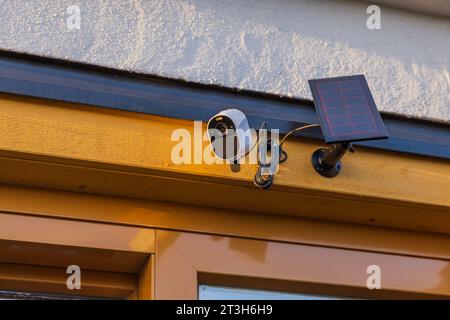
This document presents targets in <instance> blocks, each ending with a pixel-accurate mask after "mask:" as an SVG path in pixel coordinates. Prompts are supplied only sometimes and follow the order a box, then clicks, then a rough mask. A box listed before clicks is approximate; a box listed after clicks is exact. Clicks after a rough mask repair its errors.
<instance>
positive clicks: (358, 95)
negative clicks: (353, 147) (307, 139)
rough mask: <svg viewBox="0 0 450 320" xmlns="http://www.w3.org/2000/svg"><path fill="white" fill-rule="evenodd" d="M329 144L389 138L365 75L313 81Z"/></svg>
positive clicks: (313, 89) (313, 88)
mask: <svg viewBox="0 0 450 320" xmlns="http://www.w3.org/2000/svg"><path fill="white" fill-rule="evenodd" d="M309 86H310V87H311V92H312V95H313V99H314V105H315V107H316V111H317V114H318V115H319V120H320V124H321V127H322V132H323V135H324V137H325V142H326V143H338V142H350V141H361V140H374V139H385V138H387V137H388V136H387V132H386V128H385V127H384V124H383V120H382V119H381V116H380V113H379V112H378V110H377V107H376V105H375V101H374V100H373V97H372V94H371V93H370V89H369V86H368V85H367V81H366V78H365V77H364V75H354V76H346V77H336V78H326V79H314V80H309Z"/></svg>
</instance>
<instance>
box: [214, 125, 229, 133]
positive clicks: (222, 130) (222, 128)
mask: <svg viewBox="0 0 450 320" xmlns="http://www.w3.org/2000/svg"><path fill="white" fill-rule="evenodd" d="M215 129H217V130H219V132H220V133H221V134H222V136H225V135H226V134H227V131H228V129H227V126H226V124H225V123H218V124H217V125H216V127H215Z"/></svg>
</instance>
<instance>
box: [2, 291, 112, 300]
mask: <svg viewBox="0 0 450 320" xmlns="http://www.w3.org/2000/svg"><path fill="white" fill-rule="evenodd" d="M86 299H96V300H97V299H102V300H103V299H104V298H97V297H85V296H71V295H63V294H51V293H36V292H18V291H0V300H86Z"/></svg>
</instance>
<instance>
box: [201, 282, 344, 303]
mask: <svg viewBox="0 0 450 320" xmlns="http://www.w3.org/2000/svg"><path fill="white" fill-rule="evenodd" d="M198 298H199V299H200V300H339V299H342V298H341V297H333V296H323V295H313V294H302V293H286V292H277V291H265V290H253V289H241V288H227V287H216V286H208V285H200V286H199V295H198Z"/></svg>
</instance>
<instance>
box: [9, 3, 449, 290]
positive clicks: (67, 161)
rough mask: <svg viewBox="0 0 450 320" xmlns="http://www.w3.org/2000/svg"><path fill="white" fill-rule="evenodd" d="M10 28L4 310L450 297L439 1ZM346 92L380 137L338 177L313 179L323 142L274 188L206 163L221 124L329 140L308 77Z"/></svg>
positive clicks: (32, 16) (251, 9)
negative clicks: (31, 303) (370, 113)
mask: <svg viewBox="0 0 450 320" xmlns="http://www.w3.org/2000/svg"><path fill="white" fill-rule="evenodd" d="M0 14H1V16H2V20H1V21H0V26H1V27H2V29H3V30H4V32H2V33H1V35H0V50H1V51H0V92H1V93H0V296H2V297H4V298H11V297H12V298H27V297H28V298H30V297H31V298H33V297H34V298H61V297H62V298H64V297H66V298H67V297H98V298H123V299H126V298H128V299H199V298H200V299H212V298H239V299H245V298H285V299H291V298H292V299H294V298H295V299H312V298H387V299H390V298H393V299H395V298H408V299H409V298H411V299H415V298H447V299H448V298H449V297H450V262H449V261H450V235H449V234H450V162H449V159H450V124H449V121H450V102H449V88H450V76H449V73H450V58H449V57H450V56H449V54H448V53H449V52H450V20H449V17H450V7H449V4H448V2H447V1H428V2H427V3H426V5H425V4H423V2H422V1H409V2H408V4H405V3H404V2H401V1H395V0H384V1H373V3H372V2H367V1H306V0H305V1H275V0H267V1H246V2H243V1H237V0H230V1H200V0H191V1H105V2H103V3H101V4H97V3H96V2H92V1H77V2H73V1H70V0H67V1H66V0H64V1H58V3H57V4H55V3H54V2H53V1H45V0H43V1H0ZM352 74H364V75H365V77H366V79H367V82H368V84H369V87H370V90H371V91H372V94H373V96H374V99H375V102H376V104H377V106H378V109H379V111H381V116H382V119H383V122H384V124H385V126H386V129H387V132H388V134H389V138H388V139H387V140H377V141H361V142H355V144H354V145H355V148H356V153H354V154H348V155H345V157H344V158H343V159H342V164H343V169H342V172H341V173H340V174H339V175H338V176H337V177H335V178H332V179H329V178H324V177H322V176H320V175H318V174H317V172H316V171H315V170H314V168H313V167H312V166H311V155H312V153H313V152H314V151H315V150H317V149H318V148H323V147H327V146H326V145H325V144H324V141H323V135H322V132H321V130H320V128H311V130H304V131H301V132H298V133H297V134H296V135H294V136H290V137H289V138H288V139H286V143H285V145H284V150H285V151H287V152H288V154H289V157H288V159H287V160H286V161H285V162H283V163H282V164H280V167H279V170H278V173H277V174H276V176H275V178H274V183H273V185H272V186H271V188H270V189H268V190H261V189H258V188H257V187H255V186H254V184H253V182H252V181H253V177H254V176H255V172H256V170H257V166H256V165H255V164H252V163H247V162H245V163H242V164H240V165H239V166H233V165H231V166H230V164H227V163H218V162H214V163H210V162H208V161H207V160H205V156H206V155H211V149H210V145H209V141H208V139H207V138H205V137H204V133H205V131H206V123H207V121H208V120H209V119H210V118H211V117H212V116H213V115H215V114H216V113H218V112H219V111H221V110H223V109H226V108H229V107H233V108H237V109H240V110H242V111H243V112H244V113H245V114H246V116H247V117H248V120H249V123H250V126H251V127H252V128H259V127H260V125H261V123H262V122H265V123H266V124H267V126H268V128H271V129H279V130H280V133H281V134H282V135H285V134H286V133H288V132H290V131H291V130H293V129H295V128H297V127H301V126H304V125H310V124H315V123H317V116H316V113H315V111H314V103H313V101H312V100H311V93H310V90H309V87H308V80H309V79H315V78H327V77H335V76H344V75H352ZM195 121H198V122H195ZM177 132H178V133H177ZM180 132H181V135H184V134H185V135H186V137H189V138H187V139H184V140H183V141H182V142H183V143H186V145H185V146H187V148H184V149H183V151H182V153H181V161H180V159H174V155H178V156H180V152H179V149H177V148H178V147H179V146H180V141H181V140H180V135H179V133H180ZM183 146H184V145H183Z"/></svg>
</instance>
